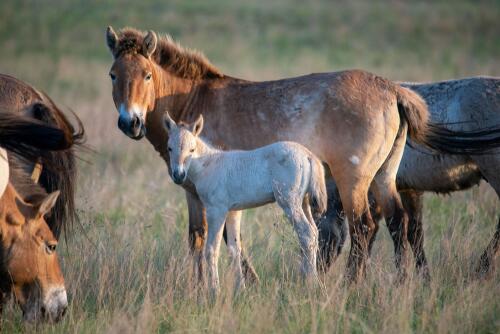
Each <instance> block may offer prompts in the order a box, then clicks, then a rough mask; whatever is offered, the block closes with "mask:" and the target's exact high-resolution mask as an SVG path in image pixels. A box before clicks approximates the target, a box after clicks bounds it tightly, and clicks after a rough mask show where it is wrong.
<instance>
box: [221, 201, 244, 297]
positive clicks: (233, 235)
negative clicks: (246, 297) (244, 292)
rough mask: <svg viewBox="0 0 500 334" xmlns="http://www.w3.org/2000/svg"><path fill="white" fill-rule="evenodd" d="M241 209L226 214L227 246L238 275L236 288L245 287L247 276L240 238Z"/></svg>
mask: <svg viewBox="0 0 500 334" xmlns="http://www.w3.org/2000/svg"><path fill="white" fill-rule="evenodd" d="M240 221H241V211H230V212H229V213H228V214H227V216H226V224H225V227H224V231H226V232H227V240H226V243H227V247H228V249H229V254H230V256H231V259H232V266H233V269H234V272H235V275H236V289H237V290H240V289H243V288H245V278H244V276H243V271H242V269H241V240H240Z"/></svg>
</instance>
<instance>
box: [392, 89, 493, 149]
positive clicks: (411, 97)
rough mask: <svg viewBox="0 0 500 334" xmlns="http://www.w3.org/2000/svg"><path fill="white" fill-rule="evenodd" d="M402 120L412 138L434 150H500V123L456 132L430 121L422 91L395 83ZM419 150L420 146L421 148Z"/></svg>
mask: <svg viewBox="0 0 500 334" xmlns="http://www.w3.org/2000/svg"><path fill="white" fill-rule="evenodd" d="M395 90H396V97H397V103H398V110H399V114H400V116H401V119H402V120H403V121H405V122H406V123H407V124H408V137H409V138H410V139H411V141H409V144H410V146H412V147H414V148H417V147H415V145H412V141H413V142H415V143H418V144H420V145H423V146H425V147H427V148H429V149H431V150H433V151H436V152H439V153H448V154H471V155H481V154H491V153H498V152H500V150H499V149H500V125H499V126H496V127H490V128H487V129H481V130H478V131H455V130H450V129H447V128H446V127H444V126H445V125H451V124H435V123H431V122H430V121H429V112H428V109H427V104H426V103H425V100H424V99H423V98H422V97H421V96H420V95H418V93H416V92H414V91H412V90H410V89H408V88H404V87H401V86H399V85H395ZM417 149H418V148H417Z"/></svg>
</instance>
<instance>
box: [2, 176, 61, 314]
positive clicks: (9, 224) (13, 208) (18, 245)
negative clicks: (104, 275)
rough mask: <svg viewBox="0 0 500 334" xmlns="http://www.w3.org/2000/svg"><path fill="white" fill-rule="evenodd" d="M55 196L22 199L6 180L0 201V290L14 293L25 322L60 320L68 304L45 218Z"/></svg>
mask: <svg viewBox="0 0 500 334" xmlns="http://www.w3.org/2000/svg"><path fill="white" fill-rule="evenodd" d="M58 196H59V191H56V192H53V193H51V194H49V195H46V196H43V197H40V196H34V198H33V199H29V200H27V201H25V200H24V199H23V198H21V197H20V195H19V193H17V191H16V190H15V189H14V187H13V186H12V184H10V183H9V185H8V186H7V189H6V190H5V193H4V195H3V196H2V198H1V200H0V239H1V242H0V283H1V284H0V292H1V293H2V294H9V293H10V292H13V293H14V297H15V299H16V301H17V302H18V304H19V305H20V306H21V309H22V311H23V319H24V320H25V321H28V322H35V321H39V320H49V321H59V320H60V319H61V318H62V317H63V315H64V313H65V311H66V308H67V306H68V301H67V296H66V289H65V286H64V277H63V275H62V272H61V268H60V267H59V261H58V259H57V254H56V246H57V240H56V238H55V237H54V235H53V234H52V232H51V231H50V229H49V227H48V225H47V223H46V222H45V219H44V215H45V214H47V213H48V212H50V210H51V208H52V207H53V206H54V204H55V203H56V200H57V197H58Z"/></svg>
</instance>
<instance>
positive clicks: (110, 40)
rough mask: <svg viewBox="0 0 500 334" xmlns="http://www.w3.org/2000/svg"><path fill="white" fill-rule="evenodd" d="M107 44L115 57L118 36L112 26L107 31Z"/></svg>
mask: <svg viewBox="0 0 500 334" xmlns="http://www.w3.org/2000/svg"><path fill="white" fill-rule="evenodd" d="M106 44H107V45H108V48H109V51H111V53H112V54H113V56H114V55H115V50H116V47H117V46H118V35H117V34H116V32H115V31H114V30H113V28H112V27H111V26H108V28H107V29H106Z"/></svg>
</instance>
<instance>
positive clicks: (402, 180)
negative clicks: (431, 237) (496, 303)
mask: <svg viewBox="0 0 500 334" xmlns="http://www.w3.org/2000/svg"><path fill="white" fill-rule="evenodd" d="M402 85H403V86H405V87H407V88H410V89H412V90H414V91H416V92H417V93H419V94H420V95H421V96H422V97H423V98H424V99H425V100H426V102H427V105H428V107H429V110H430V113H431V119H432V120H433V121H435V122H439V123H449V125H448V126H450V127H452V128H454V129H459V130H465V131H477V130H479V129H483V128H488V127H490V126H491V125H492V124H499V123H500V78H492V77H473V78H465V79H459V80H450V81H443V82H436V83H423V84H422V83H402ZM479 153H480V152H479ZM499 168H500V155H499V154H498V152H497V153H494V154H487V152H483V154H479V155H451V154H446V153H440V154H433V153H432V152H429V151H428V150H426V149H425V148H424V147H421V146H420V145H418V144H415V143H412V144H411V145H409V144H407V145H406V147H405V151H404V154H403V159H402V160H401V164H400V166H399V170H398V174H397V187H398V190H399V191H400V194H401V198H402V200H403V204H404V207H405V208H406V210H407V212H408V213H409V216H410V223H409V229H408V239H409V242H410V245H411V247H412V249H413V253H414V256H415V265H416V267H417V271H419V272H421V273H422V274H423V275H424V276H427V277H429V268H428V264H427V258H426V256H425V252H424V247H423V242H424V235H423V227H422V205H423V202H422V195H423V193H424V192H426V191H428V192H434V193H438V194H448V193H450V192H454V191H460V190H464V189H468V188H470V187H472V186H474V185H477V184H479V182H480V181H481V180H485V181H486V182H488V183H489V184H490V185H491V187H492V188H493V189H494V190H495V192H496V194H497V196H499V197H500V176H499V175H498V169H499ZM328 200H329V203H328V204H329V205H328V211H327V214H326V217H325V218H323V219H322V220H319V222H318V227H319V231H320V254H319V258H320V259H322V261H323V262H322V263H321V265H322V266H323V267H324V268H325V269H326V268H328V267H329V266H330V265H331V263H332V262H333V260H334V259H335V257H336V256H337V255H338V254H339V253H340V250H341V248H342V245H343V236H344V235H345V227H344V222H343V213H342V203H341V201H340V197H339V195H338V192H336V189H335V184H334V183H333V181H329V182H328ZM372 215H373V216H374V218H375V221H376V222H378V221H379V220H380V219H381V217H380V207H379V206H378V204H377V203H376V201H375V200H374V199H373V198H372ZM375 231H376V230H375ZM499 251H500V221H499V222H498V223H497V226H496V231H495V233H494V236H493V238H492V240H491V241H490V243H489V245H488V247H487V248H486V250H485V251H484V253H483V254H482V256H481V259H480V262H479V265H478V268H477V271H478V273H479V274H481V275H487V274H489V273H491V272H492V269H493V264H494V262H493V260H494V258H495V256H497V255H498V253H499Z"/></svg>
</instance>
